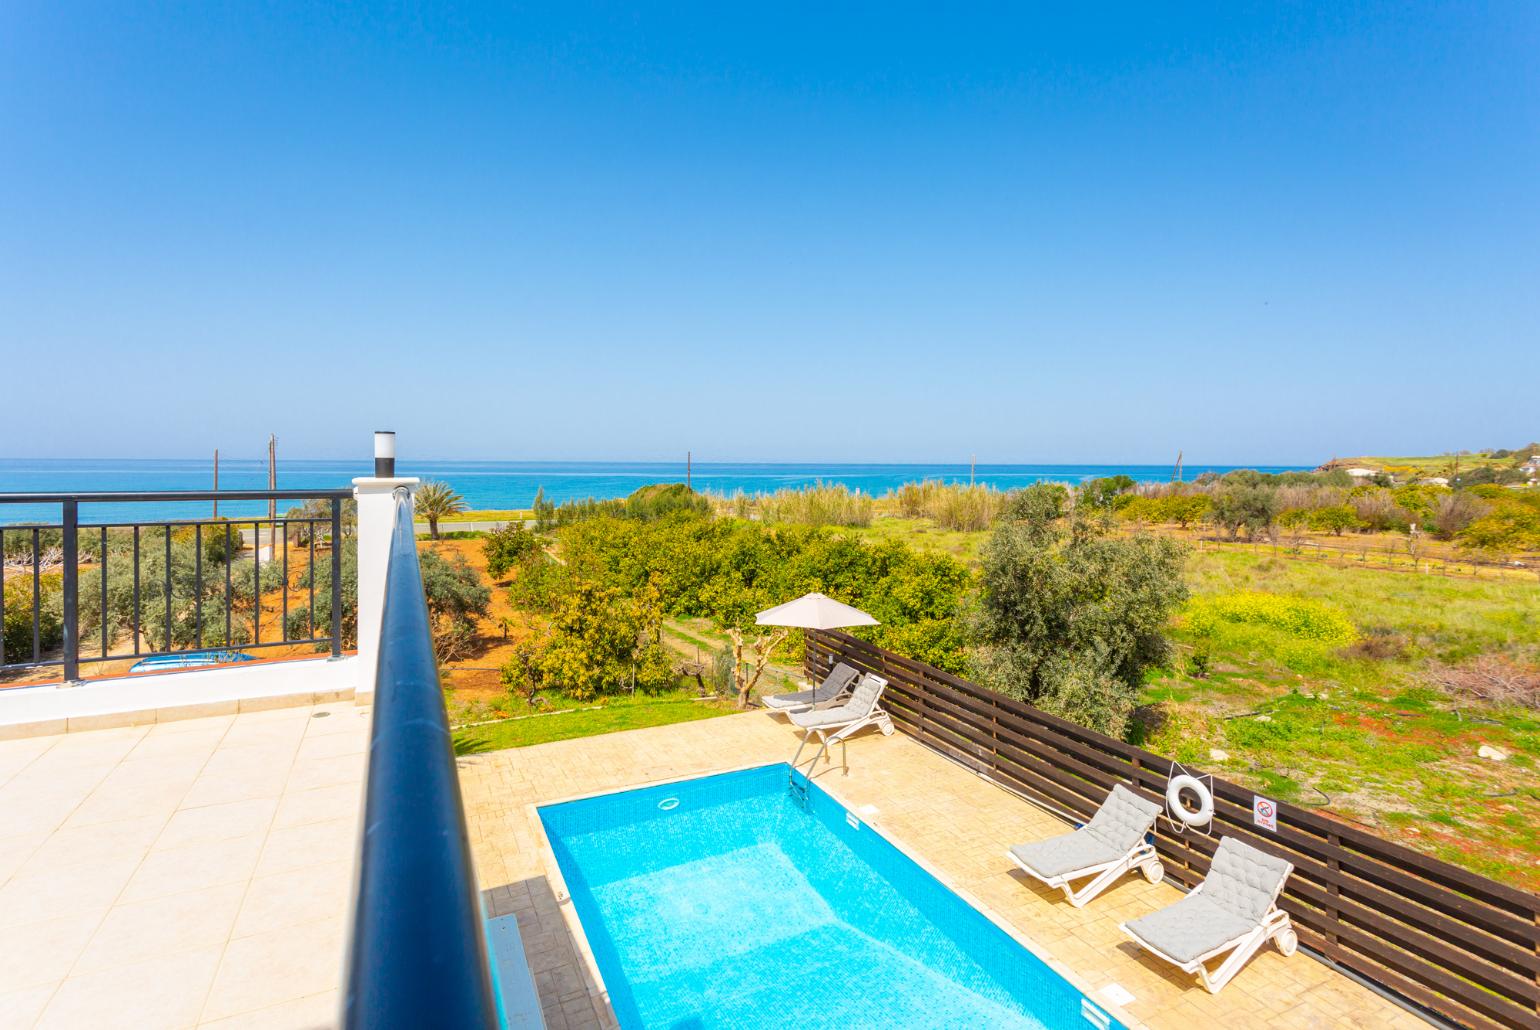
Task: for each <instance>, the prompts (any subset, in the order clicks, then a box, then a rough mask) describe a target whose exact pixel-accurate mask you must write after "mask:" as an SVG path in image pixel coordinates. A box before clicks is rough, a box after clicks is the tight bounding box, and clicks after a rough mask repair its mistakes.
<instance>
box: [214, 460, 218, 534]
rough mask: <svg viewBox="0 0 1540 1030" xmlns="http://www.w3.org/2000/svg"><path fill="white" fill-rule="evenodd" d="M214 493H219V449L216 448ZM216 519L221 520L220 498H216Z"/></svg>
mask: <svg viewBox="0 0 1540 1030" xmlns="http://www.w3.org/2000/svg"><path fill="white" fill-rule="evenodd" d="M214 492H215V493H216V494H217V493H219V448H218V447H215V448H214ZM214 517H215V518H216V519H217V518H219V498H218V497H216V498H214Z"/></svg>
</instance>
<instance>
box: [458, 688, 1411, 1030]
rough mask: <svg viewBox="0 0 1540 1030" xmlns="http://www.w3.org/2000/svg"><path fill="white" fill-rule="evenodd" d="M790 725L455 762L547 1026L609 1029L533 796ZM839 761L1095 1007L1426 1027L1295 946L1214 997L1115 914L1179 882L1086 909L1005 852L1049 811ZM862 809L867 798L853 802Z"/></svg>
mask: <svg viewBox="0 0 1540 1030" xmlns="http://www.w3.org/2000/svg"><path fill="white" fill-rule="evenodd" d="M795 747H796V738H795V736H794V735H793V732H792V731H791V729H790V728H789V727H788V726H787V725H786V724H785V723H784V722H781V721H779V720H778V719H773V718H771V717H769V716H767V715H765V714H763V713H760V712H752V713H747V714H743V715H734V716H727V717H724V718H720V719H710V720H706V721H704V722H694V723H683V724H678V725H673V726H662V727H657V728H653V729H644V730H635V731H631V732H628V733H613V734H608V735H606V736H601V737H588V738H584V739H579V740H568V741H560V742H557V743H551V744H542V745H538V746H535V747H528V748H519V749H515V750H510V751H499V752H495V753H490V754H483V755H475V756H468V757H463V758H461V759H460V768H461V773H460V776H461V787H462V790H463V792H464V799H465V806H466V813H467V821H468V823H469V828H470V834H471V839H472V846H473V849H474V851H475V856H476V864H477V873H478V876H479V877H480V880H481V886H482V889H483V892H484V895H485V897H486V899H487V902H488V905H489V909H490V914H492V915H506V914H509V913H512V914H515V915H516V916H517V918H518V923H519V928H520V932H521V934H522V935H523V941H524V949H525V953H526V955H527V957H528V959H529V964H530V968H531V970H532V971H533V973H534V976H535V983H536V987H537V989H538V990H539V992H540V1000H541V1005H542V1008H543V1011H544V1015H545V1019H546V1023H547V1025H548V1026H550V1027H551V1028H553V1030H563V1028H570V1030H591V1028H596V1027H611V1026H613V1025H614V1017H613V1015H612V1013H611V1012H610V1010H609V1006H608V1003H607V1001H606V1000H605V999H604V997H603V994H602V992H601V991H600V990H599V987H598V985H597V983H596V980H595V976H594V971H593V969H592V966H591V962H590V960H589V959H587V958H586V957H585V955H586V952H585V946H584V945H583V944H581V943H580V940H581V929H580V927H579V926H578V924H577V921H576V917H575V915H574V913H573V912H572V911H571V905H570V904H563V903H560V902H559V901H558V893H557V891H558V888H557V887H555V886H554V885H555V884H557V883H559V880H558V879H556V877H555V876H554V875H553V874H554V872H555V862H554V859H553V858H552V856H551V855H550V852H549V849H548V847H547V846H546V845H545V842H544V837H543V834H542V833H541V831H540V829H539V825H538V821H537V819H536V817H535V813H534V806H535V805H537V804H543V803H546V802H549V801H555V800H563V799H569V798H573V797H579V796H583V795H587V794H594V793H603V792H608V791H613V790H618V789H623V788H627V787H635V786H641V785H643V784H647V783H655V782H659V781H664V780H669V779H678V778H684V777H690V776H696V775H704V774H707V773H711V772H718V771H724V770H727V769H734V768H743V767H746V766H751V765H760V764H766V763H770V762H777V761H785V760H787V759H789V758H790V756H791V754H792V751H793V750H794V749H795ZM849 760H850V772H849V774H848V775H845V774H843V773H842V772H841V771H840V770H839V767H838V766H834V767H833V768H832V769H830V770H829V771H826V772H820V773H819V775H818V776H817V779H816V782H817V783H818V785H819V786H820V787H822V788H823V789H824V790H826V791H828V792H829V793H831V794H833V795H834V796H835V797H836V798H837V799H838V800H839V801H840V802H841V803H842V804H844V805H845V806H846V807H847V808H850V809H852V810H855V811H857V812H858V813H859V814H860V815H861V816H862V817H863V819H864V820H865V821H866V822H867V823H868V824H869V825H871V826H872V827H873V828H875V829H877V830H879V831H880V832H882V833H884V834H885V835H887V836H888V837H889V839H891V840H892V841H894V842H895V843H896V844H898V845H899V846H900V847H902V848H903V849H904V850H905V851H907V852H908V853H909V854H910V855H911V856H913V857H914V858H916V859H917V860H919V861H920V862H921V863H922V864H924V865H926V866H927V867H928V868H930V869H931V870H932V871H933V872H935V873H936V874H937V875H938V876H939V877H940V878H941V879H942V880H943V881H944V882H946V883H947V884H948V886H950V887H952V888H953V889H954V890H956V891H957V892H958V893H959V894H961V895H962V896H964V897H965V898H967V899H968V900H969V901H971V902H972V903H974V904H975V905H977V906H979V907H980V908H981V909H983V910H985V911H986V912H988V913H990V914H992V915H993V916H994V917H995V918H996V919H997V920H998V921H1000V922H1002V923H1003V924H1004V925H1006V926H1007V927H1008V928H1010V929H1011V930H1012V932H1014V933H1015V934H1016V935H1017V936H1018V937H1019V938H1020V939H1022V940H1023V941H1024V942H1026V943H1028V944H1029V945H1030V946H1031V947H1033V948H1034V949H1035V950H1036V951H1037V952H1038V953H1039V954H1040V955H1042V956H1043V957H1044V958H1046V959H1048V960H1049V961H1050V963H1051V964H1053V965H1055V967H1056V968H1058V969H1060V971H1061V972H1062V973H1063V974H1064V975H1066V977H1067V978H1068V979H1070V980H1071V982H1073V983H1075V984H1076V985H1077V986H1078V987H1079V988H1080V989H1081V990H1082V991H1084V992H1086V993H1087V994H1088V995H1090V996H1091V997H1092V998H1093V999H1095V1000H1096V1001H1097V1002H1098V1003H1100V1004H1102V1005H1103V1007H1107V1008H1109V1009H1113V1010H1114V1011H1115V1012H1117V1011H1119V1010H1118V1008H1117V1006H1116V1004H1115V1000H1114V999H1115V996H1117V995H1119V994H1120V991H1119V989H1121V991H1126V992H1127V993H1128V994H1131V995H1132V996H1133V1000H1132V1001H1130V1002H1127V1003H1126V1004H1125V1005H1123V1006H1122V1007H1121V1011H1120V1014H1121V1015H1122V1016H1123V1018H1125V1020H1126V1021H1128V1022H1129V1023H1130V1024H1131V1025H1137V1024H1138V1023H1139V1022H1143V1023H1144V1024H1146V1025H1148V1026H1150V1027H1154V1028H1157V1030H1167V1028H1170V1030H1190V1028H1192V1027H1196V1026H1215V1027H1227V1028H1228V1027H1236V1028H1240V1027H1253V1026H1270V1027H1362V1028H1384V1027H1414V1026H1425V1025H1426V1024H1424V1023H1423V1022H1422V1021H1421V1020H1420V1019H1418V1018H1416V1017H1415V1016H1413V1015H1411V1014H1410V1013H1407V1012H1405V1011H1404V1010H1402V1009H1400V1008H1398V1007H1397V1006H1395V1005H1393V1004H1391V1003H1390V1002H1388V1001H1386V1000H1385V999H1383V998H1381V997H1379V996H1378V995H1376V994H1375V993H1373V992H1372V991H1370V990H1368V989H1367V988H1365V987H1362V986H1360V985H1359V984H1357V983H1356V982H1354V981H1352V980H1350V979H1348V978H1346V977H1344V976H1342V975H1341V974H1338V973H1336V972H1334V971H1332V970H1331V969H1329V968H1327V967H1326V966H1324V965H1322V964H1321V963H1319V962H1316V961H1314V960H1313V959H1311V958H1309V957H1308V956H1306V955H1304V954H1302V953H1301V954H1297V955H1295V956H1293V957H1292V958H1284V957H1283V956H1282V955H1281V954H1279V953H1278V951H1277V950H1276V949H1275V948H1273V947H1271V946H1268V947H1267V948H1265V949H1263V950H1262V951H1261V952H1260V953H1259V954H1258V955H1257V956H1256V957H1255V958H1253V959H1252V960H1251V962H1250V963H1249V964H1248V965H1247V966H1246V968H1245V969H1243V970H1242V971H1241V973H1240V974H1239V975H1238V976H1237V978H1236V979H1235V980H1234V981H1233V982H1232V983H1231V984H1230V985H1229V986H1228V987H1226V988H1225V989H1224V991H1223V992H1222V993H1220V994H1219V995H1215V996H1211V995H1209V994H1208V993H1207V992H1205V991H1204V990H1203V988H1202V987H1201V986H1199V985H1198V984H1197V982H1196V980H1195V979H1194V978H1190V977H1186V976H1183V975H1182V974H1181V973H1179V972H1176V971H1175V970H1172V969H1170V968H1169V967H1167V966H1165V965H1164V964H1162V963H1160V962H1159V961H1158V960H1156V959H1153V958H1150V957H1149V956H1147V955H1145V954H1144V953H1142V952H1141V951H1139V949H1137V948H1136V947H1134V945H1133V944H1132V943H1131V942H1129V941H1127V939H1126V938H1125V937H1124V936H1123V935H1122V933H1121V932H1120V931H1119V930H1118V928H1117V927H1118V923H1120V922H1122V921H1124V920H1127V919H1130V918H1133V917H1135V916H1139V915H1142V914H1144V913H1146V912H1150V911H1152V910H1154V909H1156V908H1159V907H1162V906H1165V905H1168V904H1170V903H1172V902H1174V901H1176V900H1177V899H1178V898H1179V897H1181V893H1180V892H1179V891H1178V890H1177V889H1176V888H1174V887H1172V886H1170V885H1168V884H1160V885H1153V886H1152V885H1150V884H1148V883H1146V882H1145V881H1144V880H1143V879H1142V878H1140V877H1138V876H1136V875H1130V876H1128V877H1126V878H1125V879H1124V880H1123V881H1121V882H1120V883H1119V884H1118V885H1117V886H1115V887H1113V888H1112V889H1110V890H1109V891H1108V892H1107V893H1105V894H1103V895H1102V896H1101V897H1100V898H1098V899H1097V900H1096V901H1094V902H1092V903H1091V904H1090V905H1089V906H1087V907H1086V908H1084V909H1076V908H1073V907H1072V906H1071V905H1070V904H1069V903H1068V902H1067V901H1065V900H1064V899H1063V896H1062V895H1061V894H1060V893H1059V892H1057V891H1048V890H1047V889H1045V888H1042V887H1040V886H1038V885H1036V884H1035V883H1033V882H1032V881H1031V880H1029V879H1028V878H1026V877H1025V876H1024V875H1022V874H1020V873H1019V872H1015V871H1013V867H1012V866H1011V864H1010V863H1009V862H1008V861H1007V860H1006V858H1005V850H1006V848H1007V847H1008V846H1009V845H1010V844H1013V843H1019V842H1022V841H1028V840H1036V839H1040V838H1042V837H1047V836H1050V835H1052V834H1055V833H1062V832H1064V831H1065V830H1066V829H1067V827H1066V825H1065V824H1064V823H1062V822H1061V821H1059V820H1058V819H1057V818H1055V817H1054V816H1052V815H1050V814H1048V813H1046V812H1043V811H1041V810H1040V809H1038V808H1036V807H1034V806H1032V805H1030V804H1028V803H1026V802H1025V801H1022V800H1020V799H1019V798H1016V797H1014V796H1012V795H1010V794H1008V793H1007V792H1005V791H1004V790H1001V789H1000V788H998V787H996V786H994V785H992V784H990V783H988V782H987V781H985V780H983V779H981V778H979V777H977V776H975V775H973V774H972V773H970V772H968V771H966V770H964V769H962V768H960V767H958V766H956V765H954V764H952V763H950V762H948V761H946V760H944V759H942V758H941V757H939V756H938V755H936V754H934V753H932V752H930V751H928V750H926V749H925V748H923V747H920V746H919V745H918V744H915V743H914V742H912V741H910V740H907V739H906V738H904V737H903V736H902V735H894V736H892V737H881V736H879V735H877V734H876V733H875V732H874V731H873V732H868V733H864V734H862V735H860V736H858V737H857V738H856V739H855V740H854V741H852V742H851V744H850V750H849ZM863 806H873V807H872V808H864V807H863Z"/></svg>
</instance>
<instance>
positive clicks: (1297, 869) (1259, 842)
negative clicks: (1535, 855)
mask: <svg viewBox="0 0 1540 1030" xmlns="http://www.w3.org/2000/svg"><path fill="white" fill-rule="evenodd" d="M806 640H807V644H806V650H805V653H804V665H805V668H806V671H807V674H808V675H809V676H810V677H816V678H822V677H823V676H825V675H827V674H828V672H829V670H830V669H832V668H833V667H834V666H835V665H836V664H837V663H839V662H847V663H849V664H850V665H852V666H854V667H855V668H857V669H859V670H861V671H870V672H875V673H877V674H878V675H880V676H883V677H884V678H886V679H887V681H888V684H889V686H888V690H887V693H886V695H885V697H884V707H886V708H887V711H888V713H889V714H890V715H891V716H892V718H893V722H894V724H895V725H896V726H897V727H898V729H899V730H901V731H903V732H904V733H907V734H909V735H910V736H912V737H914V738H915V739H916V740H918V741H919V742H920V743H922V744H924V745H926V746H927V747H930V748H931V749H933V750H935V751H938V752H940V753H941V754H943V755H946V756H948V757H949V758H952V759H954V760H955V761H957V762H959V763H961V764H962V765H964V766H966V767H968V768H970V769H973V770H974V771H976V772H977V773H979V774H980V775H982V776H985V777H987V778H989V779H991V780H993V781H995V782H997V783H999V784H1000V785H1002V786H1004V787H1007V788H1008V789H1010V790H1013V791H1015V792H1017V793H1020V794H1022V795H1024V796H1026V797H1028V798H1032V799H1034V800H1037V801H1040V802H1042V803H1045V804H1047V805H1049V806H1051V807H1053V808H1055V809H1058V810H1060V811H1062V812H1064V813H1066V814H1070V815H1073V816H1075V817H1076V818H1079V819H1084V818H1087V817H1089V816H1090V814H1091V813H1092V812H1094V811H1095V810H1096V808H1097V806H1099V805H1100V804H1101V802H1102V800H1103V799H1104V798H1105V797H1106V794H1107V791H1108V790H1110V789H1111V788H1112V785H1113V784H1115V783H1123V784H1125V785H1129V786H1133V787H1135V788H1137V789H1138V791H1139V793H1140V794H1142V795H1143V796H1145V797H1147V798H1150V799H1152V800H1156V801H1161V802H1163V799H1164V795H1165V790H1166V782H1167V778H1168V776H1169V774H1170V771H1171V760H1170V759H1169V758H1163V757H1161V756H1160V755H1156V754H1153V753H1151V752H1149V751H1145V750H1143V749H1141V748H1137V747H1134V746H1133V745H1131V744H1126V743H1124V742H1122V741H1120V740H1115V739H1113V738H1111V737H1108V736H1105V735H1103V734H1100V733H1096V732H1093V731H1091V730H1087V729H1085V728H1083V727H1080V726H1076V725H1075V724H1073V723H1070V722H1066V721H1065V720H1063V719H1060V718H1057V717H1056V716H1052V715H1049V714H1047V713H1046V712H1042V711H1039V710H1038V709H1036V708H1033V707H1032V706H1030V705H1027V704H1024V703H1022V702H1019V701H1014V700H1012V699H1010V698H1007V697H1005V696H1003V695H1001V694H997V693H995V692H994V691H991V690H986V689H985V688H983V687H980V686H978V685H976V684H973V683H970V682H968V681H967V680H964V679H961V678H959V677H957V676H953V675H951V674H950V673H947V672H943V671H942V670H940V669H937V668H935V667H933V666H930V665H926V664H925V663H923V662H917V661H914V660H912V659H908V658H904V657H902V656H900V655H896V654H893V653H892V652H890V651H884V650H882V649H881V648H878V647H876V646H874V645H872V644H869V643H867V642H865V641H862V640H858V639H856V638H855V637H852V636H850V635H848V634H845V633H839V632H828V631H825V632H813V631H809V632H808V633H807V634H806ZM1213 789H1214V825H1213V827H1212V832H1211V835H1204V834H1201V833H1195V832H1192V831H1188V832H1187V833H1185V834H1180V835H1178V834H1176V833H1174V832H1172V830H1171V827H1170V826H1169V824H1168V822H1167V820H1165V819H1164V818H1163V819H1161V820H1160V822H1159V824H1158V828H1157V835H1156V848H1157V850H1158V851H1159V853H1160V856H1161V860H1162V862H1163V864H1164V865H1165V867H1166V875H1167V876H1169V877H1170V878H1171V879H1173V880H1175V881H1177V882H1178V883H1181V884H1183V885H1185V886H1188V887H1191V886H1195V885H1197V884H1198V883H1200V882H1202V880H1203V877H1204V875H1205V874H1206V873H1207V871H1208V867H1209V861H1210V859H1211V858H1212V856H1213V854H1214V850H1215V848H1216V847H1217V846H1218V844H1219V839H1220V837H1227V836H1231V837H1236V838H1239V839H1240V840H1243V841H1245V842H1246V843H1248V844H1254V845H1256V846H1257V847H1259V848H1261V849H1262V850H1264V851H1267V852H1269V853H1271V854H1275V855H1280V856H1282V857H1284V858H1286V859H1288V860H1289V861H1290V862H1293V863H1294V874H1293V875H1292V876H1291V877H1290V878H1289V882H1288V886H1287V888H1286V889H1285V891H1284V895H1283V898H1282V901H1281V904H1282V906H1283V908H1285V909H1286V910H1287V911H1288V913H1289V915H1290V916H1291V917H1292V919H1293V920H1294V923H1295V926H1296V928H1297V929H1298V932H1299V937H1300V940H1301V942H1303V943H1304V944H1305V945H1306V946H1307V947H1310V948H1312V949H1314V950H1315V951H1317V952H1318V953H1320V954H1322V955H1324V956H1326V957H1327V958H1329V959H1330V960H1332V961H1333V962H1336V963H1338V964H1339V965H1341V966H1343V967H1344V968H1347V969H1350V970H1353V971H1354V972H1356V973H1359V974H1361V975H1363V976H1365V977H1367V978H1368V979H1370V980H1373V981H1375V982H1377V983H1379V984H1381V985H1383V986H1385V987H1387V988H1389V989H1390V990H1392V991H1394V992H1395V993H1397V994H1400V995H1401V996H1402V997H1404V998H1407V999H1409V1000H1410V1001H1412V1002H1414V1003H1416V1004H1417V1005H1420V1006H1422V1007H1423V1008H1425V1009H1427V1010H1428V1011H1430V1012H1433V1013H1436V1014H1438V1015H1439V1016H1441V1017H1443V1018H1445V1019H1447V1020H1450V1021H1453V1022H1455V1023H1458V1024H1462V1025H1466V1026H1471V1027H1480V1028H1489V1027H1540V896H1537V895H1535V894H1531V893H1529V892H1527V891H1523V890H1519V889H1517V888H1514V887H1510V886H1508V885H1506V884H1503V883H1499V882H1497V881H1496V880H1492V879H1488V878H1487V877H1484V876H1480V875H1477V874H1475V873H1472V872H1469V871H1467V870H1464V869H1461V868H1459V867H1457V866H1453V865H1450V864H1449V863H1447V862H1442V861H1439V860H1438V859H1435V858H1431V857H1429V856H1427V855H1422V854H1419V853H1417V852H1415V851H1411V850H1409V849H1407V848H1404V847H1401V846H1400V845H1398V844H1392V843H1390V842H1389V841H1385V840H1381V839H1380V838H1378V837H1376V836H1374V835H1373V834H1370V833H1366V832H1365V831H1363V830H1360V829H1358V828H1356V827H1353V826H1350V825H1347V824H1344V823H1339V822H1336V821H1335V820H1332V819H1329V818H1326V817H1325V816H1323V815H1321V814H1319V813H1317V812H1312V811H1310V810H1308V809H1305V808H1300V807H1297V806H1295V805H1289V804H1279V805H1278V806H1277V809H1278V829H1277V831H1276V832H1272V831H1268V830H1266V829H1263V828H1261V827H1258V826H1255V825H1254V824H1253V821H1252V801H1253V798H1254V797H1255V795H1254V794H1253V792H1252V791H1250V790H1247V789H1245V788H1244V787H1240V786H1237V785H1235V784H1233V783H1228V782H1226V781H1224V780H1221V779H1219V778H1218V777H1215V778H1214V782H1213Z"/></svg>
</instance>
